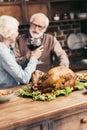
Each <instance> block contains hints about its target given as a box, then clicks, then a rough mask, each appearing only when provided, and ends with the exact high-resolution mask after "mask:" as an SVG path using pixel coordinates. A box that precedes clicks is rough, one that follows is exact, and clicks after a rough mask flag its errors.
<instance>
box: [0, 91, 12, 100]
mask: <svg viewBox="0 0 87 130" xmlns="http://www.w3.org/2000/svg"><path fill="white" fill-rule="evenodd" d="M2 92H3V93H7V94H6V95H0V102H6V101H9V100H10V99H11V98H12V97H13V96H14V91H13V90H8V89H3V90H0V93H2Z"/></svg>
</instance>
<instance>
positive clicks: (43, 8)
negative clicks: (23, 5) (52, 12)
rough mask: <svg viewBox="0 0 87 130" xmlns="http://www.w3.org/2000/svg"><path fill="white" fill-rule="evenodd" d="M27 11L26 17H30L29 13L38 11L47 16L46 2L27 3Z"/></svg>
mask: <svg viewBox="0 0 87 130" xmlns="http://www.w3.org/2000/svg"><path fill="white" fill-rule="evenodd" d="M27 12H28V19H30V17H31V15H33V14H35V13H40V12H41V13H44V14H46V15H47V16H48V7H47V4H29V5H28V8H27Z"/></svg>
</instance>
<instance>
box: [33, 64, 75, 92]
mask: <svg viewBox="0 0 87 130" xmlns="http://www.w3.org/2000/svg"><path fill="white" fill-rule="evenodd" d="M76 78H77V76H76V74H75V73H74V72H73V71H72V70H71V69H69V68H67V67H64V66H58V67H54V68H52V69H50V70H49V71H48V72H46V73H44V72H42V71H39V70H36V71H35V72H34V73H33V74H32V86H33V90H39V91H40V92H41V93H48V92H53V91H55V90H57V89H63V88H66V87H74V86H75V82H76Z"/></svg>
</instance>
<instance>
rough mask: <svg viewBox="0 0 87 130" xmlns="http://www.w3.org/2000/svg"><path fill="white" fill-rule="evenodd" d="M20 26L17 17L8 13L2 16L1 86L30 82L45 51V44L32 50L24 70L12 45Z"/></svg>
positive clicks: (0, 40) (0, 20)
mask: <svg viewBox="0 0 87 130" xmlns="http://www.w3.org/2000/svg"><path fill="white" fill-rule="evenodd" d="M18 26H19V22H18V21H17V19H15V18H13V17H11V16H6V15H3V16H0V88H4V87H10V86H15V85H18V84H19V83H24V84H27V83H29V81H30V78H31V74H32V73H33V72H34V71H35V69H36V66H37V64H38V58H39V57H40V56H41V54H42V51H43V46H41V47H39V48H38V49H36V50H35V51H32V52H31V57H30V60H29V62H28V64H27V66H26V68H25V69H24V70H23V69H22V67H21V66H20V65H19V64H18V63H17V62H16V59H15V56H14V53H13V51H12V50H11V47H10V46H11V45H13V44H14V43H15V41H16V38H17V36H18ZM29 53H30V51H29Z"/></svg>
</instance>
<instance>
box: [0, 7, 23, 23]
mask: <svg viewBox="0 0 87 130" xmlns="http://www.w3.org/2000/svg"><path fill="white" fill-rule="evenodd" d="M0 15H10V16H13V17H15V18H17V20H18V21H19V22H20V23H22V21H23V19H22V11H21V7H20V6H19V5H15V6H14V5H8V6H0Z"/></svg>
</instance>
